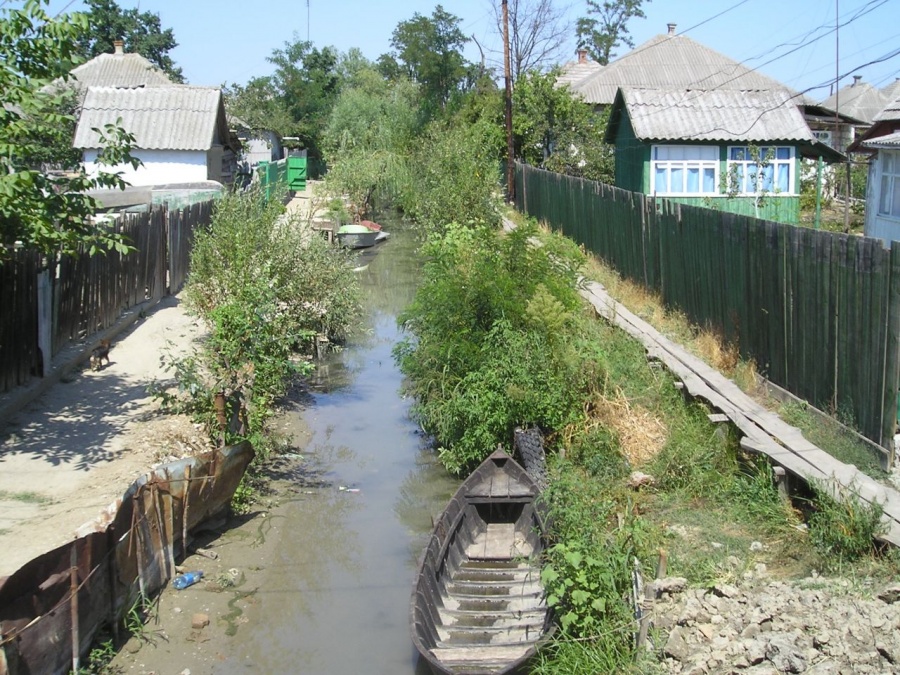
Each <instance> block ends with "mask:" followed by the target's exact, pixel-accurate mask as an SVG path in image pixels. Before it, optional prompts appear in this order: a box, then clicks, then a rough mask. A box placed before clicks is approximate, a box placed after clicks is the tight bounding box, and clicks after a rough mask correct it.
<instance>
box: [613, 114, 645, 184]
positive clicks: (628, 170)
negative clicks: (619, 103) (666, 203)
mask: <svg viewBox="0 0 900 675" xmlns="http://www.w3.org/2000/svg"><path fill="white" fill-rule="evenodd" d="M649 173H650V146H649V145H647V144H646V143H643V142H642V141H639V140H638V139H637V138H635V136H634V129H633V128H632V126H631V120H630V119H628V115H626V114H624V111H623V114H622V119H621V121H620V122H619V131H618V134H617V135H616V187H620V188H622V189H624V190H630V191H631V192H644V193H646V192H647V189H646V186H645V185H644V182H645V180H649V178H645V177H646V176H648V175H649Z"/></svg>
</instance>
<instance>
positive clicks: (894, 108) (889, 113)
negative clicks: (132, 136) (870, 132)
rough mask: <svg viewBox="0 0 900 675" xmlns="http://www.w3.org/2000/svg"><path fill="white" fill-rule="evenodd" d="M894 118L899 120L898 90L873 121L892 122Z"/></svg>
mask: <svg viewBox="0 0 900 675" xmlns="http://www.w3.org/2000/svg"><path fill="white" fill-rule="evenodd" d="M894 120H900V92H898V95H897V96H895V97H894V98H893V99H892V100H891V101H890V102H889V103H887V105H885V106H884V108H882V109H881V112H879V113H878V114H877V115H875V118H874V119H873V121H874V122H892V121H894Z"/></svg>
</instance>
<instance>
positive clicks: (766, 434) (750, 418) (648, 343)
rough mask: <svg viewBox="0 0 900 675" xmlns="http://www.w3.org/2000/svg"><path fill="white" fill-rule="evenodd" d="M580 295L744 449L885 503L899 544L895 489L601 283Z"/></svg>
mask: <svg viewBox="0 0 900 675" xmlns="http://www.w3.org/2000/svg"><path fill="white" fill-rule="evenodd" d="M581 293H582V295H583V296H584V297H585V299H587V300H588V302H590V303H591V305H593V307H594V308H595V309H596V310H597V312H598V313H599V314H600V315H601V316H603V317H604V318H606V319H607V320H608V321H610V322H611V323H613V324H615V325H616V326H618V327H619V328H621V329H622V330H624V331H625V332H627V333H628V334H629V335H631V336H632V337H634V338H635V339H637V340H640V341H641V343H642V344H643V345H644V347H646V349H647V355H648V357H649V358H652V359H656V360H658V361H660V362H661V363H662V364H664V365H665V366H666V368H668V369H669V371H670V372H672V374H674V375H675V376H676V377H677V378H678V379H679V380H680V386H681V387H683V388H684V390H686V392H687V393H688V394H690V395H691V396H692V397H694V398H699V399H703V400H704V401H706V402H707V403H708V404H709V406H710V407H711V408H712V409H714V410H715V411H717V412H718V413H719V414H722V415H725V416H727V418H728V420H730V422H731V423H732V424H734V425H735V426H736V427H737V428H738V430H739V431H740V433H741V434H742V438H741V441H740V443H741V447H742V448H743V449H744V450H746V451H748V452H753V453H760V454H763V455H766V456H767V457H768V458H769V459H770V460H771V462H772V464H773V465H774V466H775V467H776V471H779V470H783V471H784V472H787V473H789V474H790V475H791V476H794V477H796V478H799V479H802V480H804V481H806V482H807V483H809V482H816V483H817V484H819V485H820V486H822V487H824V488H825V489H827V490H829V491H830V493H831V494H832V495H833V496H834V497H835V498H836V499H838V500H840V499H842V498H846V497H847V495H857V496H858V497H859V498H860V499H861V500H862V501H864V502H867V503H869V504H875V503H877V504H879V505H881V507H882V509H883V511H884V515H883V517H882V520H883V521H884V523H885V526H886V529H885V532H884V534H883V535H882V539H884V540H885V541H887V542H890V543H891V544H893V545H895V546H900V493H898V491H897V490H895V489H893V488H890V487H886V486H884V485H882V484H881V483H879V482H877V481H875V480H873V479H872V478H870V477H869V476H867V475H866V474H864V473H862V472H861V471H859V470H858V469H857V468H856V467H855V466H853V465H852V464H844V463H843V462H839V461H838V460H836V459H835V458H834V457H832V456H831V455H829V454H828V453H827V452H825V451H824V450H822V449H821V448H819V447H817V446H816V445H813V444H812V443H810V442H809V441H808V440H807V439H806V438H804V437H803V434H802V433H801V432H800V430H799V429H797V428H796V427H793V426H791V425H789V424H787V423H786V422H784V420H782V419H781V418H780V417H779V416H778V415H776V414H775V413H773V412H771V411H769V410H767V409H766V408H764V407H763V406H762V405H760V404H759V403H757V402H756V401H754V400H753V399H752V398H750V396H748V395H747V394H745V393H744V392H743V391H741V390H740V389H739V388H738V386H737V385H736V384H735V383H734V382H732V381H731V380H730V379H728V378H727V377H725V376H724V375H722V374H721V373H720V372H718V371H717V370H715V369H713V368H711V367H709V366H708V365H706V364H705V363H704V362H703V361H701V360H700V359H698V358H697V357H695V356H693V355H691V354H689V353H688V352H687V351H686V350H685V349H684V348H682V347H681V346H679V345H677V344H675V343H674V342H672V341H671V340H669V339H667V338H666V337H665V336H663V335H662V334H660V333H659V332H658V331H657V330H656V329H654V328H653V327H652V326H650V325H649V324H648V323H646V322H645V321H643V320H641V319H640V318H639V317H637V316H636V315H635V314H633V313H632V312H630V311H628V310H627V309H626V308H625V307H623V306H622V305H621V304H619V303H618V302H616V301H615V300H613V299H612V298H611V297H610V296H609V294H608V293H607V292H606V290H605V289H604V288H603V286H601V285H600V284H598V283H596V282H588V283H587V284H586V285H585V288H584V289H583V290H582V291H581Z"/></svg>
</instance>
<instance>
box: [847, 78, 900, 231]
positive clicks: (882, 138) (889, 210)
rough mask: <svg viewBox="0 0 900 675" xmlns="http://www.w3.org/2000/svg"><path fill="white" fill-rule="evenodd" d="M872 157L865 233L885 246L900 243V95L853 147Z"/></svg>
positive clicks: (878, 115) (888, 105)
mask: <svg viewBox="0 0 900 675" xmlns="http://www.w3.org/2000/svg"><path fill="white" fill-rule="evenodd" d="M850 150H851V151H853V152H866V153H869V155H870V156H871V159H870V161H869V177H868V184H867V188H866V224H865V233H866V235H867V236H869V237H878V238H879V239H882V240H884V241H885V242H890V241H900V94H898V96H897V97H896V98H894V99H893V100H892V101H891V102H890V103H888V104H887V105H886V106H885V107H884V108H883V109H882V110H881V112H879V113H878V114H877V115H875V117H874V119H873V120H872V126H871V127H870V128H869V130H868V131H866V132H865V133H864V134H863V135H862V136H860V137H859V138H858V139H857V140H856V142H855V143H853V145H851V146H850Z"/></svg>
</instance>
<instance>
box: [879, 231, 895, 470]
mask: <svg viewBox="0 0 900 675" xmlns="http://www.w3.org/2000/svg"><path fill="white" fill-rule="evenodd" d="M890 260H891V276H890V281H889V283H888V325H887V327H886V330H887V335H886V336H885V348H884V351H885V354H884V398H883V401H884V402H883V403H882V411H881V430H882V431H881V446H882V447H883V448H885V449H886V450H887V462H886V467H885V468H886V469H887V470H888V471H889V470H890V469H891V468H892V467H893V466H894V431H895V429H896V427H897V412H898V408H897V403H898V400H897V399H898V387H900V242H897V241H893V242H891V259H890Z"/></svg>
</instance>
